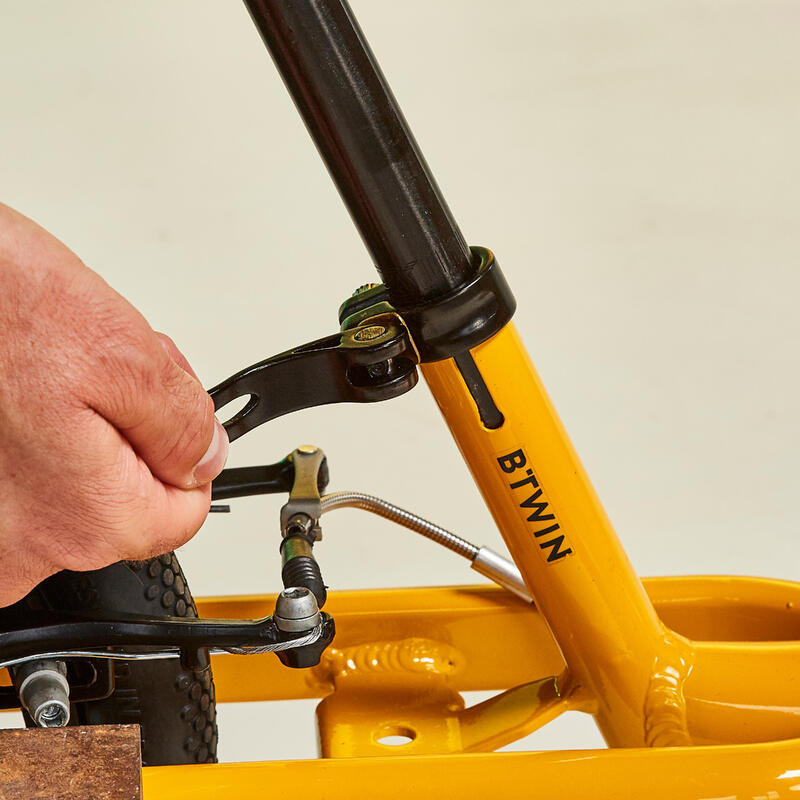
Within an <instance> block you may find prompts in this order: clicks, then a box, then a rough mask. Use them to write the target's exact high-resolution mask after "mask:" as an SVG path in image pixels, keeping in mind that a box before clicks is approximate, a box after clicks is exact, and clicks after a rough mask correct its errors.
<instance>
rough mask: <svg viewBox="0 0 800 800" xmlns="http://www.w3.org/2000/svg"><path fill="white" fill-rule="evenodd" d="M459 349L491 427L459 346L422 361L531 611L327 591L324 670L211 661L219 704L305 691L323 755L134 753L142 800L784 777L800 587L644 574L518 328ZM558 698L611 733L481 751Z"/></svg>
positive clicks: (523, 793) (618, 786) (622, 791)
mask: <svg viewBox="0 0 800 800" xmlns="http://www.w3.org/2000/svg"><path fill="white" fill-rule="evenodd" d="M471 354H472V357H473V358H474V360H475V363H476V364H477V366H478V368H479V370H480V373H481V375H482V376H483V378H484V381H485V383H486V386H487V388H488V389H489V391H490V392H491V395H492V398H493V399H494V401H495V403H496V405H497V406H498V408H499V409H500V411H501V412H502V414H503V417H504V422H503V424H502V425H501V426H500V427H499V428H496V429H488V428H486V427H484V425H483V424H482V423H481V419H480V416H479V414H478V411H477V408H476V405H475V401H474V400H473V398H472V396H471V394H470V392H469V389H468V387H467V386H466V384H465V383H464V380H463V378H462V376H461V373H460V372H459V370H458V368H457V367H456V365H455V362H454V361H452V360H445V361H440V362H435V363H429V364H425V365H423V367H422V371H423V374H424V377H425V379H426V380H427V382H428V384H429V386H430V388H431V390H432V392H433V394H434V397H435V398H436V401H437V403H438V404H439V407H440V409H441V411H442V414H443V415H444V417H445V419H446V421H447V423H448V425H449V426H450V429H451V431H452V433H453V436H454V438H455V440H456V443H457V444H458V446H459V448H460V449H461V452H462V454H463V456H464V459H465V460H466V462H467V463H468V465H469V467H470V469H471V470H472V474H473V476H474V478H475V481H476V483H477V485H478V487H479V489H480V491H481V493H482V494H483V497H484V499H485V501H486V503H487V505H488V507H489V508H490V510H491V512H492V514H493V516H494V519H495V520H496V522H497V525H498V527H499V529H500V531H501V532H502V534H503V537H504V539H505V541H506V543H507V545H508V548H509V551H510V552H511V554H512V556H513V558H514V560H515V562H516V563H517V565H518V567H519V569H520V571H521V572H522V575H523V577H524V579H525V582H526V584H527V585H528V587H529V589H530V591H531V594H532V596H533V597H534V599H535V606H529V605H526V604H525V603H524V602H523V601H521V600H519V599H517V598H515V597H513V596H511V595H510V594H507V593H505V592H503V591H501V590H499V589H483V588H478V587H473V588H467V587H462V588H448V589H410V590H395V591H368V592H347V593H341V594H339V595H336V594H334V595H333V596H331V598H330V611H331V613H332V614H333V615H334V616H335V618H336V621H337V628H338V633H337V639H336V641H335V643H334V645H335V646H334V647H333V648H331V649H329V651H328V652H327V653H326V655H325V656H324V658H323V661H322V663H321V664H320V666H319V667H316V668H315V669H313V670H310V671H302V672H297V671H289V670H285V669H282V668H281V667H280V665H279V664H278V663H277V662H276V661H274V660H269V659H268V657H258V656H248V657H241V656H232V655H224V656H217V657H215V658H214V665H213V666H214V671H215V677H216V682H217V687H218V699H219V700H220V701H221V702H226V701H228V702H230V701H240V700H268V699H289V698H307V697H318V698H321V702H320V703H319V706H318V709H317V720H318V727H319V734H320V747H321V753H322V756H323V758H322V759H320V760H316V761H297V762H272V763H270V762H266V763H259V764H228V765H208V766H200V767H156V768H147V769H145V771H144V780H145V782H144V786H145V797H146V798H149V799H152V798H156V797H160V796H164V797H170V798H171V800H177V798H184V797H185V798H187V800H188V798H192V800H197V798H204V797H208V798H211V797H215V798H217V797H228V796H230V797H248V796H261V795H262V794H263V793H264V792H265V790H266V787H268V791H269V793H270V794H272V793H274V794H277V795H280V794H282V793H284V792H286V793H288V792H290V791H294V790H295V789H296V787H298V786H303V787H304V788H303V793H304V794H305V795H306V796H312V797H325V798H350V797H353V796H354V795H355V794H358V795H364V796H367V797H370V798H396V797H401V796H405V795H407V794H409V793H420V792H422V793H424V794H433V793H435V792H440V793H442V794H443V795H444V796H447V797H461V796H467V795H469V796H500V795H502V796H505V797H512V798H513V797H520V798H523V797H524V798H536V797H541V798H550V797H553V796H556V795H564V796H568V797H571V798H589V797H592V798H602V797H607V798H617V797H644V796H647V797H653V798H670V800H674V799H675V798H687V800H688V799H689V798H711V797H715V798H723V797H724V798H734V797H737V798H738V797H753V798H755V797H759V798H761V797H763V798H779V797H784V796H789V795H788V792H790V791H800V739H796V738H794V737H798V736H800V692H798V686H800V683H799V682H798V678H799V677H800V669H799V666H800V643H798V642H797V641H794V639H797V638H800V636H799V635H798V629H799V628H800V622H799V621H798V619H799V618H798V614H797V609H798V608H800V585H798V584H793V583H786V582H782V581H769V580H760V579H747V578H725V577H716V578H666V579H655V580H650V581H646V582H645V583H644V584H643V583H642V582H641V581H640V580H639V578H638V577H637V576H636V574H635V572H634V571H633V569H632V567H631V564H630V562H629V561H628V559H627V557H626V555H625V552H624V550H623V549H622V546H621V544H620V542H619V540H618V539H617V536H616V534H615V533H614V530H613V528H612V527H611V524H610V522H609V520H608V518H607V517H606V515H605V513H604V511H603V509H602V506H601V505H600V502H599V500H598V498H597V496H596V494H595V492H594V490H593V489H592V486H591V484H590V483H589V480H588V478H587V476H586V474H585V472H584V470H583V468H582V466H581V464H580V462H579V460H578V458H577V456H576V454H575V451H574V450H573V448H572V446H571V444H570V442H569V440H568V438H567V436H566V434H565V432H564V429H563V427H562V425H561V423H560V422H559V420H558V417H557V415H556V413H555V411H554V409H553V407H552V405H551V403H550V401H549V399H548V398H547V395H546V393H545V391H544V389H543V387H542V384H541V382H540V380H539V378H538V376H537V375H536V372H535V371H534V368H533V365H532V364H531V362H530V360H529V358H528V356H527V354H526V353H525V350H524V348H523V345H522V343H521V341H520V339H519V337H518V335H517V333H516V331H515V330H514V327H513V325H511V324H508V325H507V326H506V327H505V328H504V329H503V330H501V331H500V332H499V333H497V334H496V335H495V336H493V337H492V338H491V339H489V340H488V341H486V342H484V343H483V344H481V345H479V346H477V347H475V348H474V349H473V350H472V351H471ZM273 603H274V598H272V597H266V596H265V597H259V598H221V599H216V600H214V599H212V600H206V601H204V602H202V603H201V608H200V611H201V614H202V615H203V616H213V617H257V616H259V615H262V614H263V613H265V611H266V610H267V609H269V608H271V607H272V604H273ZM498 653H502V658H500V657H498V656H497V654H498ZM474 689H494V690H500V693H499V694H498V695H497V696H495V697H493V698H491V699H490V700H487V701H485V702H484V703H480V704H478V705H477V706H473V707H471V708H465V707H464V702H463V700H462V698H461V695H460V694H459V692H460V691H466V690H474ZM568 710H579V711H583V712H587V713H590V714H593V715H594V717H595V719H596V721H597V724H598V726H599V728H600V730H601V731H602V733H603V735H604V737H605V739H606V741H607V743H608V745H609V747H610V748H611V749H609V750H599V751H569V752H538V753H502V754H501V753H497V754H490V752H491V751H492V750H494V749H496V748H498V747H500V746H502V745H504V744H507V743H508V742H511V741H514V740H516V739H519V738H520V737H522V736H524V735H526V734H528V733H530V732H531V731H533V730H536V729H537V728H539V727H541V726H542V725H544V724H546V723H547V722H548V721H550V720H552V719H553V718H555V717H556V716H558V715H560V714H561V713H563V712H564V711H568ZM386 736H399V737H404V739H405V740H407V743H406V744H405V745H402V746H391V745H387V744H384V743H382V742H381V741H380V740H381V739H383V738H384V737H386Z"/></svg>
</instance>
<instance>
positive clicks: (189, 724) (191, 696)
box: [25, 553, 217, 766]
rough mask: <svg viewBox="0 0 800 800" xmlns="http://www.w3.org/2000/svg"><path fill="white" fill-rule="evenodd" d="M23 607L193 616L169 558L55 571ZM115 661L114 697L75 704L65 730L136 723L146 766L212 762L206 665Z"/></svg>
mask: <svg viewBox="0 0 800 800" xmlns="http://www.w3.org/2000/svg"><path fill="white" fill-rule="evenodd" d="M26 602H27V604H28V605H29V607H39V608H41V607H43V606H44V607H47V608H53V609H56V608H57V609H62V610H65V611H79V610H80V611H84V610H85V611H92V610H100V609H102V610H104V611H112V612H114V611H116V612H128V613H134V614H147V615H150V616H175V617H196V616H197V609H196V608H195V605H194V600H193V599H192V595H191V593H190V591H189V587H188V586H187V584H186V579H185V578H184V575H183V572H182V570H181V568H180V565H179V564H178V559H177V558H176V557H175V555H174V554H173V553H166V554H165V555H162V556H159V557H158V558H153V559H149V560H147V561H139V562H124V561H121V562H119V563H117V564H112V565H111V566H110V567H105V568H104V569H99V570H94V571H92V572H66V571H65V572H59V573H58V574H56V575H53V576H52V577H50V578H48V579H47V580H46V581H44V582H43V583H41V584H40V585H39V586H37V587H36V589H34V590H33V592H31V594H30V595H28V597H27V598H26ZM112 663H113V669H114V687H115V688H114V692H113V694H111V696H109V697H107V698H105V699H103V700H93V701H88V702H85V703H76V704H73V705H72V708H71V716H70V723H69V724H70V725H99V724H102V723H136V724H138V725H140V726H141V733H142V762H143V764H144V765H145V766H158V765H164V764H197V763H201V764H202V763H214V762H216V760H217V719H216V717H217V715H216V705H215V702H214V680H213V678H212V675H211V667H210V666H208V667H206V668H205V669H203V670H198V671H191V670H187V669H184V668H183V667H182V666H181V664H180V662H179V660H178V659H165V660H158V661H114V662H112ZM25 717H26V719H25V721H26V724H27V725H28V726H29V727H31V726H33V722H32V721H31V720H30V718H29V717H28V716H27V714H26V715H25Z"/></svg>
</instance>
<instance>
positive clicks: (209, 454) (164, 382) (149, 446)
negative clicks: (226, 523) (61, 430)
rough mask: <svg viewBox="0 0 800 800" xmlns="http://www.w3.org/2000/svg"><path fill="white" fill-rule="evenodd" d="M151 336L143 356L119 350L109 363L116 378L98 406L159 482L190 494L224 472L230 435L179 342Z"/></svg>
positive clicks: (111, 378) (141, 350) (112, 377)
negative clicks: (215, 413)
mask: <svg viewBox="0 0 800 800" xmlns="http://www.w3.org/2000/svg"><path fill="white" fill-rule="evenodd" d="M150 333H151V334H152V335H151V336H150V337H148V340H147V341H146V342H141V341H140V342H138V350H139V352H127V353H126V352H125V351H124V350H123V352H120V351H119V349H117V350H116V352H115V358H114V359H113V362H111V363H109V362H108V361H105V362H104V366H105V368H106V369H110V370H111V372H112V374H111V375H109V376H106V379H107V381H108V382H107V384H106V389H107V391H105V392H104V393H103V396H102V397H101V398H98V399H97V401H96V402H95V403H93V406H94V408H95V410H96V411H97V412H98V413H100V414H101V415H102V416H103V417H105V419H106V420H107V421H108V422H109V423H111V424H112V425H113V426H114V427H115V428H116V429H117V430H118V431H119V432H120V433H121V434H122V435H123V436H124V437H125V439H127V441H128V442H129V443H130V445H131V447H132V448H133V449H134V450H135V451H136V453H137V455H139V457H140V458H141V459H142V460H143V461H144V462H145V463H146V464H147V466H148V467H149V468H150V471H151V472H152V473H153V474H154V475H155V476H156V477H158V478H159V479H160V480H161V481H163V482H164V483H167V484H170V485H172V486H176V487H178V488H181V489H190V488H193V487H195V486H200V485H202V484H205V483H208V482H209V481H211V480H213V479H214V478H215V477H216V476H217V475H218V474H219V473H220V472H221V471H222V468H223V467H224V466H225V461H226V459H227V457H228V436H227V434H226V433H225V429H224V428H223V427H222V425H221V424H220V423H219V422H218V421H217V420H216V418H215V416H214V403H213V401H212V400H211V398H210V397H209V396H208V393H207V392H206V391H205V389H203V387H202V385H201V384H200V382H199V381H198V379H197V377H196V375H195V374H194V371H193V370H192V368H191V367H190V366H189V363H188V361H187V360H186V358H185V357H184V356H183V354H182V353H181V352H180V350H178V348H177V347H176V346H175V344H174V342H173V341H172V340H171V339H170V338H169V337H167V336H164V335H163V334H156V333H154V332H152V331H151V332H150ZM118 361H121V362H122V363H121V364H116V362H118ZM115 367H116V368H115ZM120 367H121V368H120Z"/></svg>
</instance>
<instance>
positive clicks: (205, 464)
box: [194, 420, 228, 483]
mask: <svg viewBox="0 0 800 800" xmlns="http://www.w3.org/2000/svg"><path fill="white" fill-rule="evenodd" d="M227 460H228V434H227V433H225V428H223V427H222V425H220V423H219V421H218V420H214V435H213V436H212V437H211V444H210V445H209V446H208V450H206V453H205V455H204V456H203V457H202V458H201V459H200V460H199V461H198V462H197V466H195V468H194V479H195V480H196V481H197V483H208V481H210V480H213V479H214V478H216V477H217V475H219V474H220V472H222V468H223V467H224V466H225V462H226V461H227Z"/></svg>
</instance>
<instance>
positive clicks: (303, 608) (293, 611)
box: [273, 586, 321, 633]
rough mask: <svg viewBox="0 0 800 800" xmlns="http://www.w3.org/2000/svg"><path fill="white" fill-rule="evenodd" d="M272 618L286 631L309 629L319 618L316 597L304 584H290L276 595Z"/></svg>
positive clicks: (293, 631)
mask: <svg viewBox="0 0 800 800" xmlns="http://www.w3.org/2000/svg"><path fill="white" fill-rule="evenodd" d="M273 619H274V620H275V624H276V625H277V626H278V630H281V631H286V632H287V633H300V632H301V631H310V630H311V629H312V628H315V627H316V626H317V625H319V622H320V619H321V617H320V613H319V606H318V605H317V598H316V597H314V594H313V592H312V591H311V590H310V589H306V587H305V586H290V587H289V588H288V589H284V590H283V591H282V592H281V593H280V594H279V595H278V600H277V602H276V603H275V615H274V616H273Z"/></svg>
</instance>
